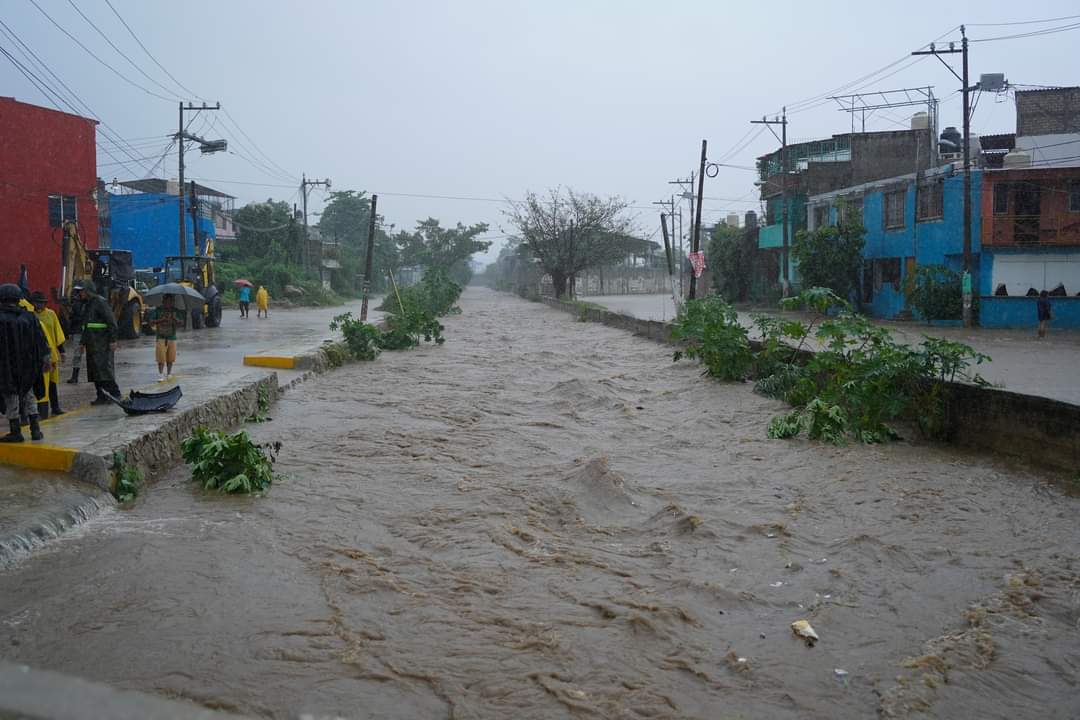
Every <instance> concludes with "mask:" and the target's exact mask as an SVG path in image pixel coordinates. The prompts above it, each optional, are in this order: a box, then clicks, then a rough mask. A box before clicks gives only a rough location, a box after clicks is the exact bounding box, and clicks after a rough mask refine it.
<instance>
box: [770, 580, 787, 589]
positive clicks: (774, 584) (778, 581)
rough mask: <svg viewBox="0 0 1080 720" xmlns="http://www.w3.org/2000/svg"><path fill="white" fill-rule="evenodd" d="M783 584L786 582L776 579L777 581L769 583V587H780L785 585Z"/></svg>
mask: <svg viewBox="0 0 1080 720" xmlns="http://www.w3.org/2000/svg"><path fill="white" fill-rule="evenodd" d="M783 584H784V583H783V582H781V581H780V580H777V581H776V582H774V583H769V587H774V588H778V587H780V586H781V585H783Z"/></svg>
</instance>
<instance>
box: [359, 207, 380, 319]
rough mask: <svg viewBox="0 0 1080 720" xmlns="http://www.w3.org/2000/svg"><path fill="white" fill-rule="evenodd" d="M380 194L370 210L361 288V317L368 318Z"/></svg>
mask: <svg viewBox="0 0 1080 720" xmlns="http://www.w3.org/2000/svg"><path fill="white" fill-rule="evenodd" d="M378 202H379V196H378V195H372V196H371V210H369V211H368V231H367V257H366V258H364V284H363V286H362V287H361V289H360V295H361V298H362V299H361V300H360V319H361V320H365V321H366V320H367V306H368V292H369V291H370V290H371V265H372V262H373V260H374V257H375V205H376V204H377V203H378Z"/></svg>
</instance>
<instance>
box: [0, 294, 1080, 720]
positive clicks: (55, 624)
mask: <svg viewBox="0 0 1080 720" xmlns="http://www.w3.org/2000/svg"><path fill="white" fill-rule="evenodd" d="M463 306H464V309H465V313H464V314H463V315H461V316H456V317H451V318H449V319H448V320H447V323H446V324H447V337H448V341H447V344H446V345H445V346H444V347H441V348H434V347H425V348H422V349H419V350H416V351H412V352H405V353H393V354H386V355H383V356H382V357H380V358H379V359H378V360H377V361H376V362H374V363H366V364H356V365H352V366H349V367H347V368H344V369H341V370H338V371H335V372H333V373H331V374H328V375H325V376H322V377H320V378H318V379H316V380H314V381H311V382H309V383H308V384H306V385H303V386H301V387H300V388H298V389H297V390H296V391H294V392H293V393H291V394H289V395H288V396H286V397H285V398H284V400H283V401H282V402H281V403H280V404H279V405H277V406H276V407H275V408H274V411H273V415H274V420H273V421H272V422H270V423H266V424H264V425H259V426H253V427H252V428H250V430H251V431H252V432H253V433H254V434H255V435H256V436H257V437H258V438H260V439H265V440H271V439H280V440H282V441H284V442H285V448H284V449H283V451H282V460H281V461H280V464H279V469H280V470H281V471H283V472H284V473H286V474H287V476H288V478H287V480H285V481H284V482H281V483H280V484H278V485H275V486H274V488H273V490H272V491H271V492H270V493H269V494H268V495H267V496H266V497H262V498H221V497H217V496H207V495H204V494H202V493H200V492H198V491H197V490H195V489H194V488H192V487H191V485H190V483H188V482H187V473H186V470H185V469H184V468H177V469H176V470H175V471H174V472H172V473H171V474H170V475H168V476H167V477H166V478H164V479H163V480H162V481H161V482H160V483H159V484H158V485H157V486H155V487H153V488H152V489H151V490H150V492H149V493H148V494H147V496H146V497H145V498H144V499H143V500H140V502H139V503H138V505H137V507H136V508H135V509H133V510H130V511H121V512H116V513H109V514H107V515H105V516H103V517H102V518H100V519H98V520H95V521H93V522H91V523H90V524H89V525H87V526H86V527H85V529H84V530H83V531H82V532H81V533H80V534H79V535H78V536H75V537H72V538H70V539H64V540H61V541H60V542H58V543H56V544H55V545H53V546H52V548H51V549H50V550H49V551H47V552H45V553H44V554H41V555H39V556H36V557H34V558H32V559H30V560H26V561H24V562H22V563H21V564H20V565H18V566H17V567H15V568H13V569H9V570H7V571H5V572H4V574H2V575H0V648H3V651H2V654H3V656H5V657H7V658H10V659H15V660H19V661H21V662H26V663H29V664H33V665H37V666H42V667H46V668H52V669H59V670H62V671H66V672H70V673H74V674H77V675H82V676H86V677H90V678H93V679H97V680H104V681H106V682H109V683H112V684H114V685H117V686H120V687H124V688H137V689H141V690H148V691H154V692H159V693H162V694H166V695H169V696H179V697H185V698H189V699H191V700H193V701H196V702H199V703H201V704H204V705H207V706H211V707H219V708H226V709H234V710H238V711H242V712H246V713H252V714H262V715H267V716H273V717H289V716H291V715H294V714H296V713H298V712H300V711H305V712H312V713H333V714H336V715H339V716H342V717H347V718H375V717H378V718H445V717H455V718H507V717H515V718H560V717H586V716H595V717H609V718H624V717H640V718H720V717H731V718H770V719H772V718H810V717H823V718H825V717H827V718H866V717H874V716H875V714H880V715H883V716H885V717H909V716H910V717H920V716H922V717H983V718H996V717H1002V718H1003V717H1009V718H1021V717H1033V718H1034V717H1038V718H1069V717H1076V716H1077V715H1078V714H1080V690H1078V682H1080V630H1078V624H1080V565H1078V562H1080V559H1078V557H1077V553H1078V550H1077V548H1078V547H1080V545H1078V540H1080V529H1078V526H1077V522H1076V515H1077V507H1078V506H1077V503H1076V501H1075V500H1072V499H1070V498H1066V497H1062V496H1061V494H1060V493H1059V492H1058V491H1057V490H1054V489H1051V488H1048V487H1047V486H1046V485H1045V484H1044V483H1043V482H1041V481H1040V480H1039V479H1038V478H1037V477H1036V476H1034V475H1031V474H1029V473H1028V472H1027V471H1025V470H1024V469H1023V468H1016V467H1010V466H1005V465H1001V464H998V463H995V462H992V461H989V460H986V459H982V458H978V457H975V456H971V455H962V454H959V453H957V452H954V451H950V450H947V449H941V448H936V447H928V446H922V445H918V444H907V443H894V444H891V445H888V446H881V447H863V446H855V445H853V446H848V447H840V448H834V447H827V446H823V445H820V444H815V443H809V442H802V441H794V442H792V441H773V440H769V439H767V438H766V437H765V426H766V423H767V421H768V419H769V418H770V417H771V416H772V415H773V414H775V413H777V412H779V411H781V410H782V409H783V408H782V406H781V405H780V404H779V403H777V402H775V401H772V400H769V399H765V398H762V397H759V396H756V395H754V394H753V393H752V392H751V390H750V388H749V387H748V386H746V385H725V384H719V383H713V382H709V381H706V380H703V379H702V378H701V377H699V371H698V368H696V367H695V366H693V365H691V364H689V363H681V364H673V363H671V361H670V353H669V350H668V349H666V348H664V347H661V346H658V345H654V344H651V343H649V342H647V341H644V340H641V339H637V338H633V337H631V336H629V335H627V334H625V333H623V332H620V331H617V330H613V329H609V328H605V327H601V326H597V325H588V324H583V323H579V322H576V321H575V320H574V319H573V317H572V316H570V315H565V314H562V313H559V312H556V311H553V310H550V309H548V308H545V307H543V306H540V305H535V304H530V303H527V302H524V301H520V300H518V299H516V298H511V297H509V296H505V295H495V294H493V293H489V292H486V291H480V290H470V291H469V292H468V293H467V295H466V296H465V299H464V302H463ZM797 619H807V620H809V621H810V622H811V623H812V625H813V627H814V628H815V629H816V631H817V633H818V635H819V636H820V638H821V639H820V642H819V643H818V644H817V645H816V646H814V647H808V646H807V645H805V644H804V643H803V642H801V641H800V640H798V639H797V638H796V637H795V636H794V635H793V634H792V632H791V629H790V624H791V623H792V621H794V620H797Z"/></svg>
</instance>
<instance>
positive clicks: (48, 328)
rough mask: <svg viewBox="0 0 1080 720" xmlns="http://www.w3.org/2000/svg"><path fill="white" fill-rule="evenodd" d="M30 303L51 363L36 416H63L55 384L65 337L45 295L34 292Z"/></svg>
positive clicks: (58, 373)
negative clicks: (42, 333)
mask: <svg viewBox="0 0 1080 720" xmlns="http://www.w3.org/2000/svg"><path fill="white" fill-rule="evenodd" d="M30 302H32V303H33V304H34V314H35V315H37V319H38V322H40V323H41V329H42V331H43V332H44V333H45V340H46V341H48V343H49V361H50V362H51V363H52V369H51V370H49V372H47V373H45V377H44V384H45V396H46V397H45V398H44V399H43V398H42V397H41V396H38V414H39V415H41V417H42V418H48V417H49V416H50V415H52V416H53V417H55V416H57V415H63V414H64V411H63V410H61V409H60V392H59V388H58V387H57V384H58V383H59V382H60V356H61V355H62V354H63V353H64V342H65V341H66V340H67V337H65V336H64V329H63V328H62V327H61V326H60V318H58V317H57V316H56V313H55V312H53V311H52V310H51V309H50V308H49V307H48V306H47V305H46V302H47V299H46V297H45V293H43V292H41V291H38V292H35V293H34V294H33V295H31V296H30ZM42 405H44V407H42ZM50 410H51V412H50Z"/></svg>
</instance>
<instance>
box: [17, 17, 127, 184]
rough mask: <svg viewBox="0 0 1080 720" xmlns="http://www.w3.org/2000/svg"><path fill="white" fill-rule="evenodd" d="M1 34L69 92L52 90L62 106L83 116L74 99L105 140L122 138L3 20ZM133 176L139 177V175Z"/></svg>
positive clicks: (120, 148) (120, 147)
mask: <svg viewBox="0 0 1080 720" xmlns="http://www.w3.org/2000/svg"><path fill="white" fill-rule="evenodd" d="M0 32H3V34H4V35H5V37H9V38H10V39H11V40H12V41H13V42H14V43H15V46H16V49H18V50H19V52H20V53H22V55H23V57H24V58H26V60H27V62H28V63H30V64H31V65H33V64H35V63H36V66H37V67H38V68H40V69H43V70H44V71H45V73H46V74H48V75H49V76H51V77H52V78H53V80H55V81H56V82H57V83H58V84H59V85H60V86H61V87H62V88H64V90H66V91H67V93H68V95H70V99H69V98H67V97H65V96H64V95H63V94H61V93H60V92H59V91H58V90H56V89H55V88H51V89H52V91H53V93H54V94H55V95H56V96H57V97H59V98H60V99H61V101H62V103H61V104H63V105H65V106H66V107H67V108H68V109H69V110H70V111H71V112H73V113H75V114H76V115H81V114H82V113H81V112H80V111H79V110H78V109H77V108H76V106H75V104H74V103H73V102H71V99H74V100H75V101H76V102H77V103H78V104H79V105H81V106H82V108H84V109H85V111H86V112H87V113H89V115H90V117H92V118H94V119H95V120H97V121H98V122H99V123H100V124H101V128H99V130H98V132H99V133H100V134H101V135H102V136H103V137H104V138H106V139H109V140H112V139H113V138H111V137H110V133H112V134H114V135H115V136H116V138H117V139H119V138H120V133H118V132H116V131H115V130H114V129H113V128H112V127H111V126H110V125H109V124H108V123H107V122H105V121H104V120H102V119H101V117H99V116H98V115H97V113H95V112H94V111H93V109H92V108H91V107H90V106H89V105H88V104H87V103H86V101H85V100H83V99H82V98H81V97H79V95H78V94H77V93H76V92H75V91H74V90H72V89H71V88H70V87H68V85H67V83H65V82H64V81H63V79H62V78H61V77H60V76H59V75H57V74H56V73H55V72H53V71H52V68H50V67H49V66H48V65H47V64H46V63H45V61H44V60H42V59H41V58H40V57H38V55H37V53H35V52H34V50H33V49H32V48H31V47H30V46H29V45H27V44H26V43H25V42H24V41H23V40H22V38H20V37H19V35H18V33H16V32H15V31H14V30H12V29H11V28H10V27H9V26H8V25H7V24H6V23H5V22H4V21H3V20H0ZM31 58H32V60H31ZM42 84H44V85H48V83H47V82H45V81H44V80H42ZM45 97H46V98H48V97H49V96H48V95H45ZM54 106H55V107H56V108H57V109H59V108H60V106H59V105H55V104H54ZM114 145H116V148H117V150H118V151H120V152H122V153H124V154H125V155H127V156H128V157H130V158H134V156H135V154H134V151H133V150H132V149H131V148H128V149H125V147H124V143H123V142H122V141H117V142H114ZM103 150H104V148H103ZM105 153H106V154H107V155H109V156H110V157H112V158H113V159H114V160H115V159H116V156H115V155H112V153H109V152H108V151H105ZM128 172H131V170H130V168H129V169H128ZM133 174H135V175H137V174H138V173H133Z"/></svg>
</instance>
